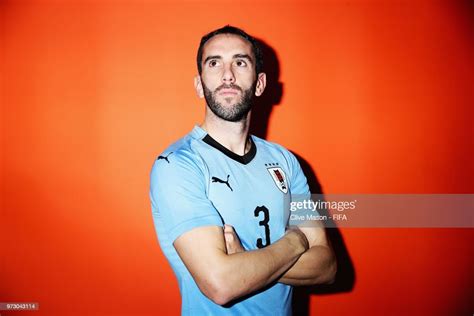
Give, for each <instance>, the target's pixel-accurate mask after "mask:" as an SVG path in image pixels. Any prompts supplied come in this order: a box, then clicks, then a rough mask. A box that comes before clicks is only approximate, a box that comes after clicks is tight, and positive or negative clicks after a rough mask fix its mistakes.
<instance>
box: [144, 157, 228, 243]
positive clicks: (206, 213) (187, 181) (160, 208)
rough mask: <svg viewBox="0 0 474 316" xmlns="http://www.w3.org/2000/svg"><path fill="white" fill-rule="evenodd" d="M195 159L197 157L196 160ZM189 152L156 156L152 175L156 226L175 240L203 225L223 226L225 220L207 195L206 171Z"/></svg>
mask: <svg viewBox="0 0 474 316" xmlns="http://www.w3.org/2000/svg"><path fill="white" fill-rule="evenodd" d="M193 158H194V159H193ZM195 159H196V157H193V155H192V154H190V153H180V152H177V153H173V154H172V155H169V156H168V159H167V160H165V159H157V160H156V161H155V163H154V164H153V167H152V170H151V175H150V199H151V203H152V213H153V219H154V222H155V226H156V229H157V230H158V231H159V230H164V232H163V233H166V235H167V236H168V238H169V240H170V241H171V242H174V240H176V238H178V237H179V236H180V235H182V234H183V233H185V232H187V231H190V230H192V229H193V228H196V227H201V226H213V225H216V226H222V225H223V223H222V219H221V217H220V215H219V213H218V212H217V210H216V209H215V208H214V206H213V205H212V203H211V201H210V200H209V199H208V198H207V196H206V182H205V176H204V173H203V171H202V170H201V169H200V168H199V166H198V165H197V163H196V162H195Z"/></svg>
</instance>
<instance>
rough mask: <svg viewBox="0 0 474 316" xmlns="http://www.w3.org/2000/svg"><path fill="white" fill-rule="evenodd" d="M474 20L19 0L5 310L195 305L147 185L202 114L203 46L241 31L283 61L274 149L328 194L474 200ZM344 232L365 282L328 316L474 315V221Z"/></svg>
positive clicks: (313, 306) (458, 8) (0, 281)
mask: <svg viewBox="0 0 474 316" xmlns="http://www.w3.org/2000/svg"><path fill="white" fill-rule="evenodd" d="M473 19H474V10H473V6H472V5H469V2H468V1H461V2H459V1H458V2H456V1H334V2H331V1H321V2H293V1H262V2H259V3H253V2H251V1H181V2H177V1H173V2H171V1H170V2H160V1H155V2H152V1H119V2H113V1H71V2H69V1H2V2H1V3H0V21H1V33H0V41H1V47H0V48H1V55H0V62H1V64H0V67H1V68H0V69H1V83H2V86H1V89H2V90H1V97H2V99H1V183H0V185H1V186H0V189H1V213H0V225H1V228H0V238H1V240H0V245H1V246H0V247H1V248H0V249H1V255H0V264H1V265H0V302H9V301H10V302H11V301H27V302H28V301H30V302H39V303H40V311H38V312H35V313H34V315H75V314H77V315H79V314H85V315H107V314H108V315H153V314H154V315H158V314H160V315H161V314H177V313H179V310H180V297H179V292H178V287H177V283H176V281H175V279H174V276H173V274H172V271H171V269H170V268H169V266H168V265H167V263H166V261H165V258H164V256H163V255H162V253H161V251H160V249H159V246H158V243H157V240H156V237H155V233H154V228H153V223H152V218H151V211H150V203H149V200H148V181H149V178H148V175H149V171H150V167H151V164H152V162H153V160H154V159H155V157H156V156H157V154H159V153H160V152H161V151H162V150H163V149H164V148H165V147H166V146H167V145H168V144H169V143H171V142H172V141H174V140H176V139H177V138H179V137H181V136H182V135H184V134H185V133H187V132H188V131H189V130H190V129H191V128H192V126H193V125H194V124H195V123H199V122H200V121H201V119H202V115H203V107H204V105H203V103H202V101H201V100H199V99H197V97H196V96H195V94H194V90H193V85H192V78H193V75H194V74H195V72H196V69H195V67H196V66H195V59H194V58H195V52H196V49H197V46H198V43H199V39H200V37H201V36H202V35H203V34H205V33H206V32H208V31H210V30H212V29H215V28H217V27H220V26H223V25H225V24H228V23H230V24H232V25H237V26H240V27H242V28H244V29H245V30H247V31H249V32H250V33H251V34H254V35H256V36H257V37H259V38H261V39H262V40H264V41H265V42H266V43H267V44H268V45H269V46H271V47H272V48H273V49H274V50H275V52H276V53H277V56H278V60H279V63H280V78H279V80H280V81H281V82H282V83H283V84H284V93H283V97H282V99H281V102H280V103H279V104H278V105H277V106H275V107H274V109H273V111H272V113H271V118H270V121H269V127H268V135H267V139H269V140H271V141H276V142H279V143H281V144H283V145H285V146H287V147H288V148H289V149H291V150H293V151H294V152H296V153H298V154H299V155H300V156H301V157H303V158H304V159H305V160H306V161H307V162H308V163H309V164H310V165H311V167H312V169H313V170H314V171H315V172H316V175H317V177H318V180H319V181H320V183H321V185H322V187H323V190H324V192H325V193H472V192H473V180H472V179H473V175H474V172H473V163H472V148H473V140H472V136H473V127H472V117H473V110H472V105H473V101H474V93H473V91H474V89H473V88H474V86H473V79H474V78H473V77H474V76H473V71H472V70H473V69H474V58H473V57H474V56H473V55H474V54H473V46H474V42H473V35H474V22H473ZM339 232H340V234H341V236H342V238H343V241H344V244H345V247H346V248H347V252H348V255H349V257H350V261H351V262H352V263H351V264H352V265H353V269H354V273H355V280H354V282H353V285H352V286H351V287H350V288H349V289H346V290H345V291H342V292H339V293H335V294H324V295H311V298H310V300H309V311H310V313H311V314H315V315H316V314H317V315H370V314H382V313H383V314H393V315H399V314H417V315H454V314H457V315H461V314H466V315H471V314H472V312H473V310H474V309H473V305H472V302H471V301H470V299H471V298H472V292H473V281H474V280H473V270H472V263H473V262H472V254H473V249H472V241H473V230H472V229H347V228H346V229H345V228H341V229H340V230H339ZM470 245H471V246H470ZM0 314H2V315H10V314H11V315H22V314H23V313H21V312H11V313H10V314H9V313H7V312H5V311H0ZM26 314H28V315H29V314H30V313H25V315H26Z"/></svg>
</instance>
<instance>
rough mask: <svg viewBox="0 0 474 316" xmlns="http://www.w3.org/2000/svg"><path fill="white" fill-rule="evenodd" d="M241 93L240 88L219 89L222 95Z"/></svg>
mask: <svg viewBox="0 0 474 316" xmlns="http://www.w3.org/2000/svg"><path fill="white" fill-rule="evenodd" d="M238 93H239V90H236V89H222V90H220V91H219V94H222V95H237V94H238Z"/></svg>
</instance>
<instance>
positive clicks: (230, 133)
mask: <svg viewBox="0 0 474 316" xmlns="http://www.w3.org/2000/svg"><path fill="white" fill-rule="evenodd" d="M262 65H263V61H262V53H261V51H260V48H259V46H258V43H257V42H256V40H255V39H254V38H253V37H251V36H249V35H248V34H247V33H245V32H244V31H242V30H241V29H238V28H235V27H232V26H226V27H223V28H221V29H218V30H216V31H213V32H211V33H209V34H207V35H205V36H204V37H203V38H202V39H201V43H200V46H199V49H198V53H197V66H198V72H199V74H198V75H197V76H196V77H195V80H194V83H195V88H196V91H197V94H198V96H199V97H200V98H205V101H206V112H205V117H204V121H203V123H202V124H201V125H200V126H195V127H194V128H193V130H192V131H191V132H190V133H189V134H187V135H186V136H184V137H183V138H181V139H180V140H178V141H177V142H176V143H174V144H172V145H171V146H169V147H168V148H167V149H166V150H165V151H164V152H163V153H162V154H161V155H160V156H159V157H158V158H157V159H156V161H155V163H154V165H153V168H152V171H151V187H150V197H151V202H152V214H153V219H154V224H155V228H156V232H157V234H158V239H159V242H160V245H161V248H162V250H163V252H164V254H165V256H166V258H167V259H168V261H169V263H170V264H171V267H172V268H173V271H174V273H175V274H176V277H177V279H178V283H179V288H180V292H181V297H182V314H183V315H227V314H232V315H290V314H291V297H292V286H295V285H311V284H317V283H330V282H332V281H333V279H334V276H335V272H336V262H335V259H334V254H333V251H332V249H331V247H330V245H329V243H328V240H327V237H326V234H325V230H324V227H322V226H315V225H313V227H300V228H298V227H288V218H289V201H290V199H291V195H294V194H300V195H309V189H308V184H307V181H306V178H305V176H304V174H303V172H302V170H301V167H300V165H299V163H298V161H297V160H296V158H295V156H294V155H293V154H292V153H290V152H289V151H288V150H286V149H285V148H283V147H282V146H280V145H277V144H274V143H270V142H267V141H265V140H263V139H260V138H258V137H255V136H253V135H249V133H248V131H249V123H250V116H251V109H252V100H253V98H254V97H258V96H260V95H261V94H262V93H263V91H264V89H265V85H266V76H265V73H263V72H262Z"/></svg>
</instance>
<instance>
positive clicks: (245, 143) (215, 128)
mask: <svg viewBox="0 0 474 316" xmlns="http://www.w3.org/2000/svg"><path fill="white" fill-rule="evenodd" d="M249 123H250V112H249V114H248V115H247V117H246V118H245V119H244V120H242V121H240V122H229V121H225V120H223V119H221V118H218V117H216V116H215V115H214V114H213V113H212V114H211V115H209V114H208V113H206V117H205V119H204V122H203V123H202V124H201V128H203V129H204V130H205V131H206V132H207V133H208V134H209V135H210V136H211V137H212V138H214V139H215V140H216V141H217V142H218V143H220V144H221V145H222V146H224V147H225V148H227V149H229V150H230V151H232V152H234V153H236V154H237V155H240V156H243V155H245V154H246V153H247V152H248V151H249V150H250V147H251V142H250V141H249V138H248V133H249V125H250V124H249Z"/></svg>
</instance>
